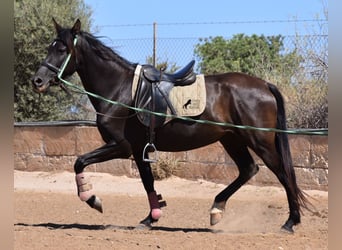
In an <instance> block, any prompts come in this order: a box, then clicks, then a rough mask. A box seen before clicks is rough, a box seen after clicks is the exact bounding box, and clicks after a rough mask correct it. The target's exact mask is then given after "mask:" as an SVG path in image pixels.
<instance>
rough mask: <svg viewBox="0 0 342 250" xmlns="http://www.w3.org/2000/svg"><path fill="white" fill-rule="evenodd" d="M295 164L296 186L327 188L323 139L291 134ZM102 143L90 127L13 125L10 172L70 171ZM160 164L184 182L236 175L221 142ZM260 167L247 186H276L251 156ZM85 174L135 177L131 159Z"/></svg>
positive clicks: (165, 156) (164, 156)
mask: <svg viewBox="0 0 342 250" xmlns="http://www.w3.org/2000/svg"><path fill="white" fill-rule="evenodd" d="M289 138H290V145H291V151H292V156H293V163H294V166H295V171H296V174H297V180H298V183H299V185H300V186H301V187H302V188H304V189H319V190H328V138H327V136H303V135H290V136H289ZM101 145H103V142H102V139H101V136H100V135H99V133H98V131H97V128H96V127H95V126H93V125H89V124H83V125H80V124H77V125H72V124H71V125H70V124H64V125H62V126H60V125H58V126H57V125H52V126H51V124H50V125H46V124H45V125H44V124H39V123H35V124H29V125H25V124H24V125H23V124H16V125H15V127H14V169H16V170H23V171H73V164H74V162H75V160H76V156H77V155H81V154H84V153H87V152H89V151H91V150H93V149H95V148H97V147H99V146H101ZM158 156H159V160H160V161H159V162H167V163H171V165H173V174H174V175H176V176H179V177H181V178H186V179H205V180H209V181H214V182H217V183H225V184H229V183H231V182H232V181H233V180H234V178H235V177H236V176H237V174H238V171H237V168H236V166H235V164H234V162H233V161H232V160H231V159H230V157H229V156H228V155H227V154H226V153H225V151H224V149H223V147H222V146H221V145H220V144H219V143H214V144H211V145H209V146H207V147H203V148H200V149H196V150H191V151H186V152H179V153H165V152H158ZM253 156H254V158H255V160H256V161H257V163H258V164H259V166H260V171H259V173H258V174H257V175H256V176H254V177H253V178H252V179H251V180H250V181H249V183H250V184H254V185H279V182H278V180H277V179H276V177H275V176H274V174H273V173H272V172H271V171H270V170H269V169H268V168H267V167H265V166H264V165H263V162H262V161H261V160H260V159H259V158H258V157H257V156H255V154H253ZM87 171H94V172H106V173H110V174H113V175H118V176H120V175H126V176H128V177H139V174H138V170H137V167H136V165H135V162H134V160H133V159H117V160H111V161H108V162H104V163H98V164H94V165H91V166H89V167H87Z"/></svg>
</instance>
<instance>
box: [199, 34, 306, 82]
mask: <svg viewBox="0 0 342 250" xmlns="http://www.w3.org/2000/svg"><path fill="white" fill-rule="evenodd" d="M283 39H284V38H283V37H282V36H281V35H278V36H264V35H260V36H258V35H251V36H247V35H244V34H237V35H234V36H233V37H232V38H231V39H224V38H223V37H221V36H218V37H210V38H204V39H200V43H199V44H197V46H196V48H195V54H196V56H197V57H198V58H199V61H200V63H199V67H200V71H201V72H202V73H204V74H215V73H223V72H244V73H247V74H250V75H254V76H257V77H260V78H266V79H268V80H270V81H271V80H273V78H274V77H275V76H278V77H279V75H281V76H292V75H293V74H294V72H295V71H296V69H297V68H298V67H299V64H300V62H301V60H302V59H301V57H300V56H299V55H298V54H297V53H296V51H295V50H293V51H291V52H288V53H285V51H284V45H283ZM282 80H284V79H282ZM286 80H287V81H288V82H289V81H290V78H289V77H287V79H286Z"/></svg>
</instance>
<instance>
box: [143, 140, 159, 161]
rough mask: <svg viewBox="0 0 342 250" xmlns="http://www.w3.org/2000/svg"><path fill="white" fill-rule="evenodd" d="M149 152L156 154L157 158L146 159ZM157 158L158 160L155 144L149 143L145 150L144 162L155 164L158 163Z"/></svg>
mask: <svg viewBox="0 0 342 250" xmlns="http://www.w3.org/2000/svg"><path fill="white" fill-rule="evenodd" d="M148 152H154V154H155V157H154V158H153V159H149V158H148V157H145V155H146V153H148ZM157 158H158V153H157V149H156V146H154V144H153V143H150V142H149V143H147V144H146V146H145V147H144V150H143V161H144V162H149V163H155V162H157V161H158V160H157Z"/></svg>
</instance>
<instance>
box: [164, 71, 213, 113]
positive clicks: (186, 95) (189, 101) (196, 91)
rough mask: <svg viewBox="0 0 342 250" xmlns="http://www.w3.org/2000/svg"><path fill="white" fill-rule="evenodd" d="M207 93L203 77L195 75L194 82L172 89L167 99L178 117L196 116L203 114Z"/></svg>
mask: <svg viewBox="0 0 342 250" xmlns="http://www.w3.org/2000/svg"><path fill="white" fill-rule="evenodd" d="M206 98H207V93H206V89H205V81H204V75H202V74H201V75H196V82H195V83H193V84H191V85H188V86H177V87H174V88H172V90H171V92H170V96H169V99H170V101H171V103H172V105H173V107H174V108H175V110H176V112H177V115H179V116H198V115H200V114H202V113H203V111H204V109H205V105H206Z"/></svg>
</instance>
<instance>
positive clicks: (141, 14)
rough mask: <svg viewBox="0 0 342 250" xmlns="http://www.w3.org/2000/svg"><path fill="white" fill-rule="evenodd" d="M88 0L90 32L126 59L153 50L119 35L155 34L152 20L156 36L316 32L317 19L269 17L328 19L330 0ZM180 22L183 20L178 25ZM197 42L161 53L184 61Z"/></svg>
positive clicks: (136, 59) (137, 58) (135, 58)
mask: <svg viewBox="0 0 342 250" xmlns="http://www.w3.org/2000/svg"><path fill="white" fill-rule="evenodd" d="M85 3H86V4H87V5H89V6H91V8H92V10H93V15H92V21H93V27H92V30H91V32H92V33H94V34H95V35H97V36H104V37H106V38H104V39H102V40H103V41H104V42H105V43H106V44H108V45H109V46H112V47H114V48H118V49H117V51H118V52H119V53H120V54H121V55H122V56H123V57H125V58H127V59H128V60H130V61H133V62H139V63H145V62H144V60H145V58H146V55H150V54H151V51H146V50H145V49H144V46H143V43H142V42H141V43H140V45H138V43H139V40H138V41H137V42H136V44H137V45H135V44H134V45H132V43H127V42H126V41H119V40H118V39H142V38H152V37H153V26H152V24H153V23H154V22H156V23H157V37H158V38H197V39H198V38H204V37H209V36H223V37H227V38H228V37H232V36H233V35H234V34H237V33H244V34H246V35H251V34H258V35H261V34H264V35H279V34H281V35H284V36H286V35H294V34H295V33H296V32H298V33H299V34H301V35H304V34H308V33H310V34H312V31H313V30H318V29H319V28H318V27H313V26H315V25H317V22H299V23H294V22H281V23H279V22H269V21H274V20H290V21H294V20H307V19H316V18H320V19H324V18H325V16H324V13H323V6H324V4H325V5H327V0H286V1H285V0H283V1H277V0H238V1H229V0H210V1H198V0H196V1H194V0H173V1H162V0H146V1H141V0H139V1H137V0H130V1H128V0H126V1H125V0H121V1H114V0H85ZM326 7H327V6H326ZM249 21H251V22H253V21H255V22H257V23H249ZM264 21H265V22H264ZM234 22H237V23H238V24H234ZM241 22H247V23H241ZM181 23H183V25H174V24H181ZM193 23H201V25H194V24H193ZM203 23H205V24H203ZM208 23H215V24H208ZM220 23H225V24H220ZM229 23H231V24H229ZM170 24H172V25H170ZM107 38H109V39H107ZM195 41H198V40H194V43H195ZM194 43H192V44H184V46H183V47H186V48H182V49H183V51H174V49H172V48H171V46H169V48H166V50H167V49H169V50H170V51H165V50H164V49H161V48H160V47H159V49H160V50H162V53H165V55H163V56H165V57H168V58H169V59H170V57H171V59H170V60H171V61H172V60H173V61H177V63H178V64H185V63H186V62H187V61H189V60H190V59H193V58H191V57H192V56H193V46H194ZM148 46H149V47H151V46H150V45H148ZM134 47H138V48H134ZM134 49H135V51H133V50H134ZM177 52H178V53H183V54H187V55H184V59H181V60H180V59H179V58H175V59H173V58H172V56H174V54H176V53H177Z"/></svg>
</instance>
